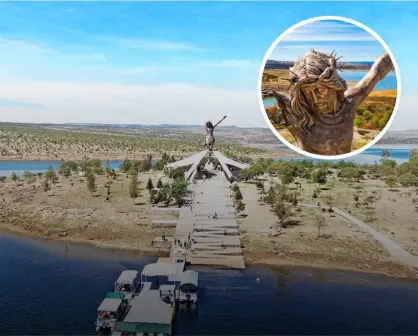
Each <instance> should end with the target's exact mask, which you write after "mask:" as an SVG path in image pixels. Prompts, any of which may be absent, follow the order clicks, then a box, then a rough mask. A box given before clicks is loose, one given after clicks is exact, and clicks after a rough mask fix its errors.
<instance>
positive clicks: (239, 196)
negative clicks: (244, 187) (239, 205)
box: [235, 189, 243, 201]
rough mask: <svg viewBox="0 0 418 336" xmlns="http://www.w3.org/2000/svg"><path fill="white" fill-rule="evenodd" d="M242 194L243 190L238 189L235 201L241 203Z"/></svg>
mask: <svg viewBox="0 0 418 336" xmlns="http://www.w3.org/2000/svg"><path fill="white" fill-rule="evenodd" d="M242 198H243V197H242V194H241V190H239V189H237V191H235V200H236V201H241V200H242Z"/></svg>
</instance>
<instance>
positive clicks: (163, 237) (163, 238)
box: [161, 232, 165, 241]
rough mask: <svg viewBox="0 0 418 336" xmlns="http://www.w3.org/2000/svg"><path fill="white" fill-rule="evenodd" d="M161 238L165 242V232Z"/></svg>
mask: <svg viewBox="0 0 418 336" xmlns="http://www.w3.org/2000/svg"><path fill="white" fill-rule="evenodd" d="M161 238H162V240H163V241H165V233H164V232H163V234H162V236H161Z"/></svg>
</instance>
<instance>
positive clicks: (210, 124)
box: [205, 120, 213, 128]
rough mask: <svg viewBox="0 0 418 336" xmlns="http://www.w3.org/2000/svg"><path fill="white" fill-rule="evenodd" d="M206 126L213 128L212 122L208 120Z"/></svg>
mask: <svg viewBox="0 0 418 336" xmlns="http://www.w3.org/2000/svg"><path fill="white" fill-rule="evenodd" d="M205 125H206V128H213V124H212V123H211V122H210V121H209V120H208V121H206V124H205Z"/></svg>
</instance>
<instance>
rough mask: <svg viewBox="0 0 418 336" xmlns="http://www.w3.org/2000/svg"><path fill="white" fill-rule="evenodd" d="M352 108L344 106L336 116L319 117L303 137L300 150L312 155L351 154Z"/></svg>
mask: <svg viewBox="0 0 418 336" xmlns="http://www.w3.org/2000/svg"><path fill="white" fill-rule="evenodd" d="M353 117H354V108H353V107H351V106H350V104H344V105H343V106H342V107H341V109H340V111H339V112H338V113H337V114H336V115H329V116H320V117H318V118H317V119H316V121H315V124H314V125H313V126H312V129H311V135H308V136H306V137H304V139H303V143H302V144H300V145H302V146H301V147H302V149H304V150H305V151H308V152H310V153H312V154H319V155H340V154H345V153H349V152H351V145H352V141H353V131H354V125H353V123H354V120H353Z"/></svg>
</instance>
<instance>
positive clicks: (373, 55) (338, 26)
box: [269, 20, 385, 62]
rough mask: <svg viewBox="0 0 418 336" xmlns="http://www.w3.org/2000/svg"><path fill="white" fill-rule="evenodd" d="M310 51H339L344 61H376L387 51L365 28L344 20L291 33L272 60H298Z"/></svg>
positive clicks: (315, 23) (327, 21)
mask: <svg viewBox="0 0 418 336" xmlns="http://www.w3.org/2000/svg"><path fill="white" fill-rule="evenodd" d="M310 49H314V50H317V51H320V52H323V53H327V54H329V53H331V52H332V51H333V50H335V52H336V53H337V54H338V56H343V59H341V61H342V62H361V61H368V62H370V61H372V62H373V61H375V60H376V59H377V58H378V57H379V56H381V55H382V54H383V53H384V52H385V48H384V47H383V46H382V45H381V43H380V42H379V41H378V40H377V39H376V38H375V37H374V36H373V35H371V34H370V33H369V32H368V31H366V30H364V29H363V28H361V27H358V26H356V25H354V24H352V23H348V22H344V21H336V20H323V21H315V22H311V23H307V24H306V25H303V26H301V27H298V28H296V29H295V30H293V31H292V32H289V33H288V34H287V35H286V36H284V38H283V39H282V40H281V41H280V42H279V43H278V44H277V46H276V47H275V48H274V50H273V51H272V53H271V55H270V57H269V58H270V59H274V60H277V61H295V60H296V58H297V57H298V56H301V55H302V54H304V53H305V52H307V51H309V50H310Z"/></svg>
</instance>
